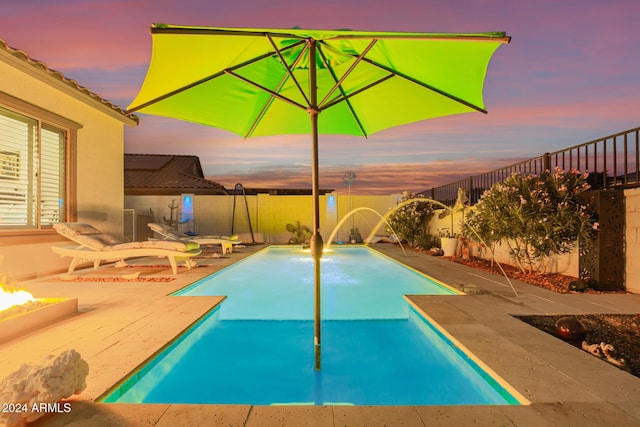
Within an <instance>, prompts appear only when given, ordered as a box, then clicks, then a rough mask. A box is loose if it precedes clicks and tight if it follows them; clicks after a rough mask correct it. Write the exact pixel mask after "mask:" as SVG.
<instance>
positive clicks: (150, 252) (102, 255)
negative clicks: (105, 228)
mask: <svg viewBox="0 0 640 427" xmlns="http://www.w3.org/2000/svg"><path fill="white" fill-rule="evenodd" d="M53 228H54V229H55V230H56V231H57V232H58V234H60V235H62V236H64V237H66V238H67V239H69V240H72V241H74V242H75V243H77V244H78V246H52V247H51V249H52V250H53V252H55V253H56V254H58V255H60V256H63V257H71V258H72V260H71V264H70V265H69V270H68V272H69V273H72V272H73V271H74V269H75V268H76V266H77V265H78V264H79V263H80V262H84V261H93V268H94V269H97V268H98V267H99V266H100V262H101V261H120V260H125V259H127V258H133V257H145V256H159V257H166V258H167V259H168V260H169V263H170V264H171V270H172V271H173V274H178V266H177V263H178V262H179V261H185V265H186V267H187V268H191V265H192V263H191V262H189V258H191V257H193V256H196V255H199V254H200V253H201V252H202V250H201V249H200V245H198V243H196V242H181V241H169V240H156V241H146V242H127V243H122V242H121V241H119V240H118V239H116V238H115V237H113V236H111V235H109V234H105V233H102V232H101V231H100V230H98V229H97V228H95V227H93V226H91V225H89V224H83V223H79V222H61V223H58V224H55V225H54V226H53Z"/></svg>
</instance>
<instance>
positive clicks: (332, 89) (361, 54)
mask: <svg viewBox="0 0 640 427" xmlns="http://www.w3.org/2000/svg"><path fill="white" fill-rule="evenodd" d="M377 41H378V39H373V40H371V43H369V45H368V46H367V47H366V48H365V49H364V50H363V51H362V52H361V53H360V55H358V57H356V60H355V61H353V64H351V66H350V67H349V69H348V70H347V71H346V72H345V73H344V74H343V75H342V77H340V80H338V81H337V82H336V84H335V85H334V86H333V87H332V88H331V90H330V91H329V92H328V93H327V94H326V95H325V97H324V98H323V99H322V101H320V103H319V104H318V106H319V107H322V104H324V103H325V101H326V100H327V99H329V97H330V96H331V95H333V92H335V91H336V89H337V88H338V87H340V86H341V85H342V82H344V81H345V79H346V78H347V77H349V75H350V74H351V73H352V72H353V70H354V69H355V68H356V66H357V65H358V64H359V63H360V61H362V60H363V59H364V56H365V55H366V54H367V53H368V52H369V50H371V48H372V47H373V45H374V44H376V42H377ZM326 65H327V67H329V64H328V63H327V64H326Z"/></svg>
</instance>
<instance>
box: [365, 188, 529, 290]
mask: <svg viewBox="0 0 640 427" xmlns="http://www.w3.org/2000/svg"><path fill="white" fill-rule="evenodd" d="M414 202H418V203H432V204H436V205H438V206H442V207H443V208H445V209H448V210H449V214H450V215H451V217H452V219H453V208H451V207H450V206H447V205H445V204H444V203H441V202H438V201H437V200H433V199H431V198H429V197H414V198H412V199H408V200H403V201H402V202H400V203H398V204H397V205H396V206H394V207H393V208H391V209H389V211H387V213H385V214H384V216H382V219H381V220H380V221H378V223H377V224H376V226H375V227H374V229H373V231H372V232H371V235H375V233H376V232H377V231H378V229H379V228H380V226H382V223H383V222H385V223H387V225H388V224H389V222H388V221H387V219H388V218H389V216H391V214H392V213H393V212H395V211H396V210H398V209H400V208H401V207H403V206H406V205H408V204H410V203H414ZM376 213H378V212H376ZM463 222H464V223H465V224H466V225H467V226H469V230H471V232H473V234H474V235H475V237H477V238H478V240H480V242H481V243H482V244H483V245H485V247H486V248H488V249H489V250H490V251H491V259H492V260H493V261H494V262H495V263H496V264H497V265H498V268H499V269H500V271H501V272H502V275H503V276H504V278H505V279H506V281H507V283H509V286H510V287H511V290H512V291H513V294H514V295H515V296H516V297H518V296H519V295H518V291H516V289H515V287H514V286H513V283H511V280H510V279H509V276H507V273H506V272H505V271H504V269H503V268H502V265H501V264H500V262H498V260H497V259H496V257H495V252H494V250H493V248H492V247H491V246H489V245H487V244H486V243H485V241H484V240H483V239H482V237H480V235H479V234H478V232H477V231H476V230H475V229H474V228H473V227H471V226H470V225H469V223H468V222H467V221H466V220H465V219H464V218H463ZM451 231H452V232H453V230H451ZM402 250H403V252H404V248H403V249H402ZM405 256H406V253H405Z"/></svg>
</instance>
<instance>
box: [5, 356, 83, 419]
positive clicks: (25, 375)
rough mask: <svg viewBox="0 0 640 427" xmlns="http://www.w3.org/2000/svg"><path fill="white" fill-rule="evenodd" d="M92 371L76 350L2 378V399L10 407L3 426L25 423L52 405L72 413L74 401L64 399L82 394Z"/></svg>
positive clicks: (58, 410) (49, 408) (24, 367)
mask: <svg viewBox="0 0 640 427" xmlns="http://www.w3.org/2000/svg"><path fill="white" fill-rule="evenodd" d="M88 373H89V365H88V364H87V362H85V360H84V359H82V357H81V356H80V354H79V353H78V352H77V351H75V350H67V351H64V352H62V353H61V354H59V355H58V356H53V355H50V356H48V357H47V358H46V359H45V360H44V361H43V362H42V363H41V364H39V365H26V364H24V365H22V366H21V367H20V369H18V370H17V371H15V372H13V373H12V374H10V375H8V376H7V377H5V378H4V379H3V380H2V381H0V402H2V403H3V404H7V405H9V406H8V408H9V409H10V410H9V409H8V410H6V411H4V410H3V411H2V413H0V426H9V427H14V426H15V427H18V426H19V427H21V426H24V425H25V424H26V423H29V422H32V421H35V420H37V419H38V418H40V417H41V416H43V415H44V414H45V413H46V412H47V411H50V410H52V408H53V409H55V411H57V412H60V411H64V412H69V411H70V405H71V404H70V403H68V402H66V403H61V400H62V399H65V398H67V397H69V396H71V395H73V394H77V393H81V392H82V391H83V390H84V389H85V388H86V387H87V384H86V382H85V379H86V377H87V374H88ZM11 405H13V406H11ZM3 409H4V408H3Z"/></svg>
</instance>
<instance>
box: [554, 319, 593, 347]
mask: <svg viewBox="0 0 640 427" xmlns="http://www.w3.org/2000/svg"><path fill="white" fill-rule="evenodd" d="M556 332H557V333H558V335H560V336H561V337H562V338H564V339H566V340H568V341H582V340H584V339H585V337H586V336H587V328H586V327H585V326H584V325H583V324H582V322H580V321H579V320H578V319H576V318H575V317H569V316H567V317H561V318H560V319H558V321H557V322H556Z"/></svg>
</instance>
